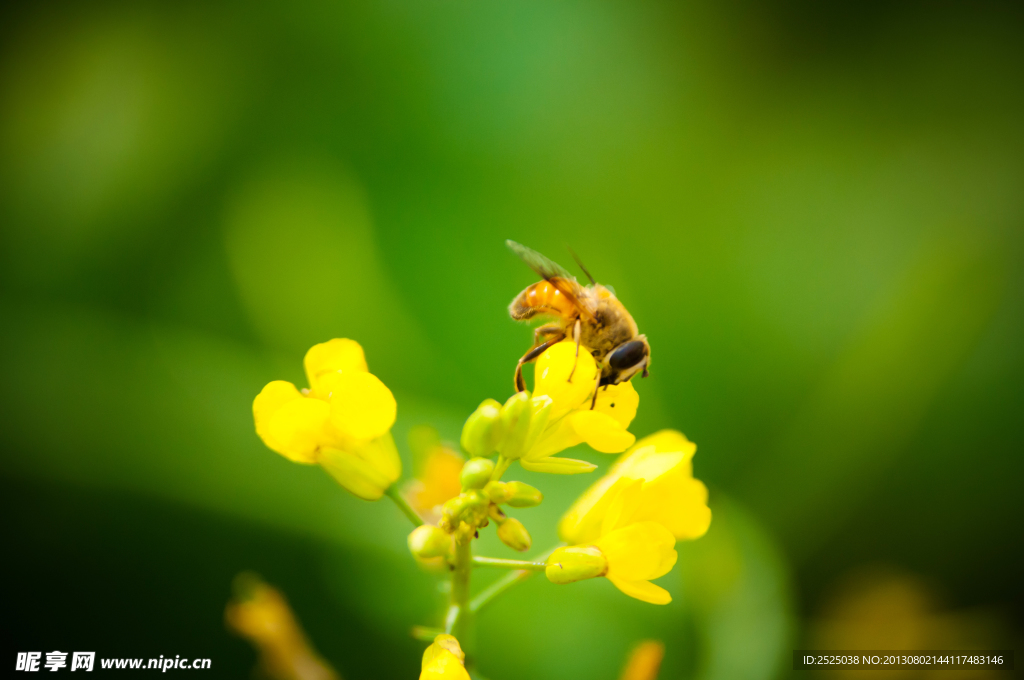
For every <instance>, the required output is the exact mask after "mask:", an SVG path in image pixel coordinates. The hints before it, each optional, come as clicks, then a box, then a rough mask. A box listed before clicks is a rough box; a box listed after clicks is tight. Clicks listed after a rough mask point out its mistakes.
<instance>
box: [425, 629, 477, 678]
mask: <svg viewBox="0 0 1024 680" xmlns="http://www.w3.org/2000/svg"><path fill="white" fill-rule="evenodd" d="M465 661H466V655H465V654H463V652H462V647H460V646H459V641H458V640H456V639H455V638H454V637H453V636H451V635H445V634H443V633H442V634H441V635H438V636H437V637H436V638H434V643H433V644H432V645H430V646H429V647H427V650H426V651H425V652H423V666H422V670H421V671H420V680H470V678H469V673H468V672H466V666H465V665H464V664H465Z"/></svg>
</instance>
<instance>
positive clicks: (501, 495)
mask: <svg viewBox="0 0 1024 680" xmlns="http://www.w3.org/2000/svg"><path fill="white" fill-rule="evenodd" d="M484 493H485V494H487V497H488V498H490V499H491V502H492V503H498V504H501V503H508V499H510V498H512V489H511V487H509V485H508V482H487V486H485V487H484Z"/></svg>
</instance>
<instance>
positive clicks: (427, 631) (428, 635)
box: [409, 626, 444, 642]
mask: <svg viewBox="0 0 1024 680" xmlns="http://www.w3.org/2000/svg"><path fill="white" fill-rule="evenodd" d="M409 632H410V634H411V635H412V637H413V639H415V640H420V641H422V642H433V641H434V638H436V637H437V636H438V635H440V634H441V633H443V632H444V631H443V630H441V629H440V628H431V627H430V626H413V627H412V630H411V631H409Z"/></svg>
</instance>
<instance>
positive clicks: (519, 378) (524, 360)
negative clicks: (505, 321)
mask: <svg viewBox="0 0 1024 680" xmlns="http://www.w3.org/2000/svg"><path fill="white" fill-rule="evenodd" d="M537 330H540V329H539V328H538V329H537ZM564 337H565V336H563V335H562V334H561V333H559V334H558V335H556V336H555V337H553V338H551V339H550V340H548V341H546V342H542V343H541V344H539V345H537V346H536V347H533V348H531V349H530V351H529V352H527V353H526V354H524V355H523V356H522V357H520V359H519V363H518V364H516V375H515V390H516V392H525V391H526V380H524V379H523V364H528V363H530V362H531V361H536V359H537V357H539V356H540V355H541V354H543V353H544V350H546V349H547V348H548V347H551V345H554V344H555V343H556V342H561V341H562V339H563V338H564Z"/></svg>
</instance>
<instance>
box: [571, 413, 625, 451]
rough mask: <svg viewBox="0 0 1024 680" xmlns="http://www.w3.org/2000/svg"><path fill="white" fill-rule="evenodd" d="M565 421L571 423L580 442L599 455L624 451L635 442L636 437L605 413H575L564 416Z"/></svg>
mask: <svg viewBox="0 0 1024 680" xmlns="http://www.w3.org/2000/svg"><path fill="white" fill-rule="evenodd" d="M566 420H568V421H569V422H570V423H571V425H572V428H573V429H574V430H576V434H577V435H579V437H580V439H581V440H582V441H585V442H586V443H587V444H589V445H590V448H592V449H594V450H595V451H600V452H601V453H619V452H621V451H625V450H626V449H628V448H629V447H630V445H632V443H633V442H634V441H636V437H634V436H633V435H632V434H631V433H630V432H629V431H628V430H626V429H625V428H624V427H622V425H620V424H619V422H618V421H617V420H615V418H612V417H611V416H609V415H608V414H607V413H600V412H598V411H590V410H583V411H576V412H575V413H570V414H569V415H568V416H566Z"/></svg>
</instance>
